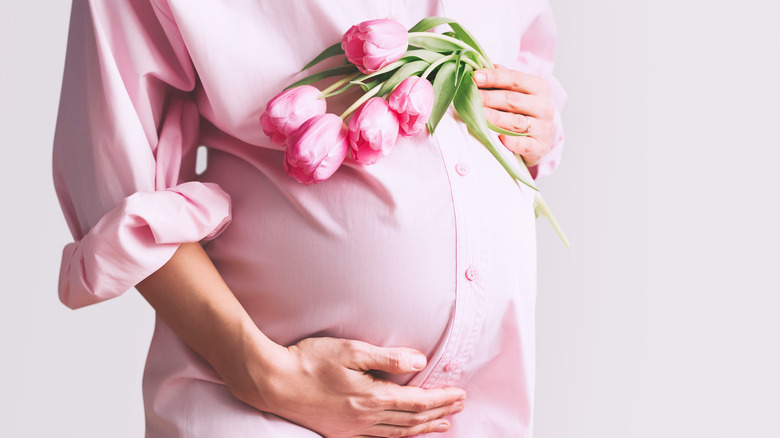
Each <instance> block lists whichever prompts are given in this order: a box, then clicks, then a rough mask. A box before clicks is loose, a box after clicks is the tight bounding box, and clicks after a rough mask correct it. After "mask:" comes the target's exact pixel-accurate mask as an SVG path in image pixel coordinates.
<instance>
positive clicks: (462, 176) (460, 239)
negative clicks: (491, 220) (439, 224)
mask: <svg viewBox="0 0 780 438" xmlns="http://www.w3.org/2000/svg"><path fill="white" fill-rule="evenodd" d="M445 123H447V124H451V125H452V126H441V125H444V124H445ZM441 125H440V130H439V132H440V133H442V134H439V133H437V134H436V135H435V138H436V141H437V142H438V144H439V150H440V151H441V155H442V160H443V161H444V165H445V167H446V169H447V178H448V180H449V183H450V188H451V193H452V204H453V210H454V215H455V233H456V235H455V239H456V245H455V250H456V257H455V275H456V281H455V310H454V315H453V318H452V326H451V328H450V330H449V334H448V337H447V339H446V340H445V343H444V347H443V351H442V354H441V356H440V360H439V361H438V363H437V364H436V366H435V368H434V370H433V372H432V373H431V375H430V376H429V378H428V381H427V382H426V383H425V386H426V387H442V386H450V385H455V384H457V382H459V381H460V380H461V379H462V377H463V375H464V370H467V369H468V366H469V363H470V361H471V359H472V357H473V355H474V351H475V349H476V347H477V344H478V342H479V337H480V333H481V331H482V327H483V325H484V322H485V315H486V311H487V297H486V291H487V288H486V283H487V280H488V279H487V278H486V276H485V275H484V271H485V270H484V269H482V268H483V266H482V265H483V263H484V261H485V260H487V259H486V258H485V254H484V251H485V248H484V244H483V240H484V239H483V238H482V233H483V227H484V226H486V225H488V224H485V223H482V215H480V214H479V211H478V210H479V208H480V205H479V192H478V184H477V180H476V178H479V172H480V169H478V168H477V167H476V166H474V163H473V160H472V159H471V157H472V155H473V153H474V152H475V151H472V150H470V148H472V147H474V146H475V145H474V144H473V143H471V142H467V141H464V138H469V137H468V136H469V134H468V132H467V131H465V128H464V127H463V126H462V125H459V124H457V122H455V121H454V120H453V119H452V118H447V117H445V118H444V119H443V120H442V122H441Z"/></svg>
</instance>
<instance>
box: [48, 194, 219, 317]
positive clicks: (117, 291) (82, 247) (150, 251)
mask: <svg viewBox="0 0 780 438" xmlns="http://www.w3.org/2000/svg"><path fill="white" fill-rule="evenodd" d="M230 220H231V215H230V196H229V195H228V194H227V193H225V192H224V191H223V190H222V189H221V188H220V187H219V186H218V185H216V184H211V183H200V182H186V183H183V184H179V185H178V186H175V187H171V188H169V189H166V190H160V191H155V192H137V193H134V194H132V195H130V196H128V197H127V198H125V199H124V201H123V202H122V203H121V204H120V205H119V206H117V207H116V208H114V209H113V210H111V211H109V212H108V213H106V214H105V215H104V216H103V217H102V218H101V219H100V220H99V221H98V223H97V224H96V225H95V226H94V227H93V228H92V229H91V230H90V231H89V233H87V234H86V235H85V236H84V237H83V238H82V239H81V240H79V241H77V242H73V243H70V244H68V245H66V246H65V248H64V250H63V252H62V264H61V266H60V279H59V296H60V301H62V303H63V304H65V305H66V306H68V307H70V308H71V309H77V308H80V307H84V306H87V305H90V304H95V303H98V302H101V301H105V300H107V299H110V298H114V297H117V296H119V295H121V294H123V293H124V292H125V291H126V290H128V289H130V288H132V287H133V286H135V285H136V284H138V283H139V282H140V281H141V280H143V279H145V278H146V277H148V276H149V275H150V274H152V273H154V272H155V271H156V270H158V269H159V268H160V267H162V266H163V265H164V264H165V263H166V262H167V261H168V260H170V258H171V257H172V256H173V253H174V252H176V249H178V247H179V244H180V243H183V242H198V241H201V240H209V239H213V238H215V237H217V236H218V235H219V234H220V233H221V232H222V231H223V230H224V229H225V227H226V226H227V224H228V223H230Z"/></svg>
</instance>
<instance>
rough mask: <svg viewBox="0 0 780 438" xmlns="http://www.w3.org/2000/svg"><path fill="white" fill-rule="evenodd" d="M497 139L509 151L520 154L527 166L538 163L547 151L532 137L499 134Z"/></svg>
mask: <svg viewBox="0 0 780 438" xmlns="http://www.w3.org/2000/svg"><path fill="white" fill-rule="evenodd" d="M498 138H499V140H501V143H503V144H504V146H506V148H507V149H509V150H510V151H512V152H514V153H516V154H520V155H522V157H523V160H525V164H527V165H528V166H535V165H537V164H539V161H540V160H541V159H542V156H543V155H544V154H545V152H547V151H546V150H545V148H544V147H543V145H542V144H541V143H539V141H537V140H536V139H535V138H533V137H530V136H528V137H515V136H510V135H503V134H502V135H499V136H498Z"/></svg>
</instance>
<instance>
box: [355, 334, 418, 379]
mask: <svg viewBox="0 0 780 438" xmlns="http://www.w3.org/2000/svg"><path fill="white" fill-rule="evenodd" d="M355 346H356V347H357V349H356V350H357V351H356V352H355V353H356V354H354V355H352V358H351V360H350V362H351V363H350V364H348V365H349V366H350V367H352V368H355V369H359V370H362V371H369V370H377V371H384V372H387V373H391V374H406V373H415V372H417V371H421V370H422V369H423V368H425V365H426V364H427V363H428V358H426V357H425V355H424V354H423V353H421V352H420V351H418V350H413V349H411V348H402V347H396V348H385V347H377V346H375V345H371V344H367V343H362V342H361V343H359V344H357V345H355Z"/></svg>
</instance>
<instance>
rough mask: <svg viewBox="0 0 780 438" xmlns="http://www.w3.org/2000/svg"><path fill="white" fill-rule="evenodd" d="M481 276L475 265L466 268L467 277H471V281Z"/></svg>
mask: <svg viewBox="0 0 780 438" xmlns="http://www.w3.org/2000/svg"><path fill="white" fill-rule="evenodd" d="M478 277H479V271H478V270H477V268H475V267H474V266H469V267H468V269H466V278H468V279H469V281H474V280H476V279H477V278H478Z"/></svg>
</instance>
